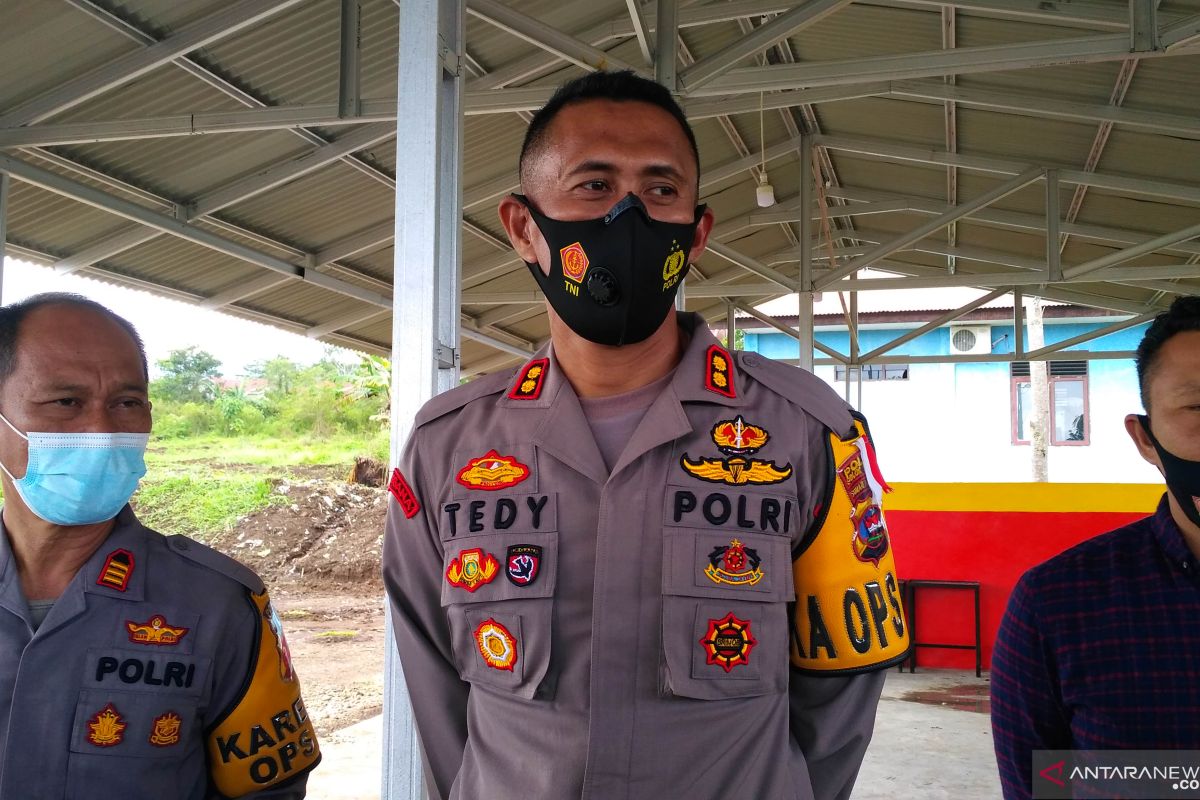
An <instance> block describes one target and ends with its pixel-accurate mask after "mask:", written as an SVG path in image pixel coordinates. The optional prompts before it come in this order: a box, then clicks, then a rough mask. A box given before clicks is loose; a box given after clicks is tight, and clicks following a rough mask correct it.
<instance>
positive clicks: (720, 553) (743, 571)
mask: <svg viewBox="0 0 1200 800" xmlns="http://www.w3.org/2000/svg"><path fill="white" fill-rule="evenodd" d="M704 574H705V575H707V576H708V579H709V580H710V581H712V582H713V583H727V584H729V585H731V586H753V585H754V584H756V583H758V582H759V581H761V580H762V579H763V571H762V558H760V557H759V555H758V551H757V550H755V549H754V548H753V547H746V546H745V545H744V544H742V543H741V542H740V541H739V540H737V539H734V540H733V541H731V542H730V543H729V544H728V545H718V546H717V547H714V548H713V551H712V552H711V553H709V554H708V566H707V567H705V568H704Z"/></svg>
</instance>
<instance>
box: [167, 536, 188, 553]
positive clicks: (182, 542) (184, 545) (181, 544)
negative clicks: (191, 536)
mask: <svg viewBox="0 0 1200 800" xmlns="http://www.w3.org/2000/svg"><path fill="white" fill-rule="evenodd" d="M171 544H173V545H175V549H176V550H187V549H188V540H187V539H184V538H183V537H182V536H180V537H179V538H178V539H175V540H174V541H173V542H171Z"/></svg>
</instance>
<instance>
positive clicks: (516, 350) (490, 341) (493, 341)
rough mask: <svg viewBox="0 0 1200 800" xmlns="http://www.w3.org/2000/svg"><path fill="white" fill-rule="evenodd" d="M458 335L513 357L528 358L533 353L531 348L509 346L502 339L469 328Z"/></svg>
mask: <svg viewBox="0 0 1200 800" xmlns="http://www.w3.org/2000/svg"><path fill="white" fill-rule="evenodd" d="M460 333H461V334H462V336H463V338H465V339H471V340H473V341H476V342H481V343H483V344H486V345H487V346H488V347H491V348H493V349H495V350H499V351H500V352H502V353H509V354H511V355H514V356H520V357H521V358H529V357H530V356H531V355H533V352H534V348H533V347H522V346H521V345H515V344H510V343H508V342H506V341H504V340H503V339H497V338H496V337H495V336H489V335H487V334H486V333H483V332H482V331H477V330H472V329H471V328H463V329H462V330H461V331H460Z"/></svg>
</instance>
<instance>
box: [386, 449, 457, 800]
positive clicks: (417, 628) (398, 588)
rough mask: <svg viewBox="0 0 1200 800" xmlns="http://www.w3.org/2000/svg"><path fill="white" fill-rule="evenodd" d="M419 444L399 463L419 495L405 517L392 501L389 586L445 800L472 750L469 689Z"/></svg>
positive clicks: (412, 690) (437, 788) (420, 726)
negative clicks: (444, 596)
mask: <svg viewBox="0 0 1200 800" xmlns="http://www.w3.org/2000/svg"><path fill="white" fill-rule="evenodd" d="M420 438H421V437H420V430H419V429H418V430H415V431H414V432H413V434H412V435H411V436H410V437H409V441H408V444H407V446H406V447H405V451H404V454H403V456H402V458H401V461H400V473H401V475H403V477H404V478H405V479H406V480H407V481H409V482H411V489H412V494H413V495H415V498H414V499H415V504H416V508H415V510H414V508H413V506H412V505H410V506H409V507H408V511H407V512H406V511H405V510H402V509H401V507H400V505H399V503H398V502H397V500H396V498H395V497H394V496H393V497H392V498H389V501H388V515H387V527H386V530H385V533H384V542H383V579H384V585H385V586H386V588H387V594H388V600H389V601H390V603H391V609H392V626H393V628H394V630H395V633H396V647H397V649H398V652H399V654H400V664H401V666H402V667H403V669H404V680H405V683H406V684H407V686H408V693H409V697H410V699H411V701H412V705H413V714H414V716H415V718H416V723H417V734H418V737H419V739H420V741H421V750H422V754H423V756H424V758H423V760H424V764H425V779H426V786H427V787H428V791H429V795H430V797H432V798H438V799H440V800H445V798H447V797H449V796H450V788H451V786H452V785H453V783H454V780H455V778H456V777H457V776H458V771H459V769H460V767H461V766H462V760H463V751H464V749H465V748H466V743H467V698H468V694H469V691H470V686H469V684H467V683H465V682H464V681H463V680H462V679H461V678H460V677H459V673H458V669H457V667H455V665H454V656H453V646H452V644H451V639H450V629H449V626H448V624H447V621H446V615H445V613H444V612H443V610H442V605H441V581H442V563H443V562H442V556H443V552H442V545H441V540H440V538H439V536H438V532H437V527H436V524H435V519H436V516H435V515H436V514H437V508H436V506H431V505H429V503H430V502H431V501H434V500H436V495H435V494H434V493H433V492H432V491H430V484H429V483H428V482H427V481H425V480H424V475H423V474H422V472H421V468H420V457H419V449H420V446H419V441H420ZM409 513H411V514H412V516H408V514H409Z"/></svg>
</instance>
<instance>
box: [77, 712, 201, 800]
mask: <svg viewBox="0 0 1200 800" xmlns="http://www.w3.org/2000/svg"><path fill="white" fill-rule="evenodd" d="M198 707H199V698H198V697H196V696H187V695H185V694H181V693H165V692H153V691H128V692H127V691H112V690H108V689H84V690H82V691H80V693H79V700H78V703H77V704H76V707H75V721H74V725H73V727H72V729H71V754H70V757H69V761H68V767H67V771H68V775H67V797H68V798H72V799H73V798H81V800H82V798H89V800H90V799H91V798H95V797H96V796H97V792H98V791H99V792H100V793H101V794H108V795H109V796H113V797H122V798H129V799H130V800H138V799H139V798H146V800H149V799H150V798H162V797H181V798H183V797H190V796H191V794H190V793H191V792H192V791H193V788H194V787H196V786H203V785H204V780H205V778H204V763H205V762H204V737H203V724H202V720H201V719H200V716H199V711H198Z"/></svg>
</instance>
